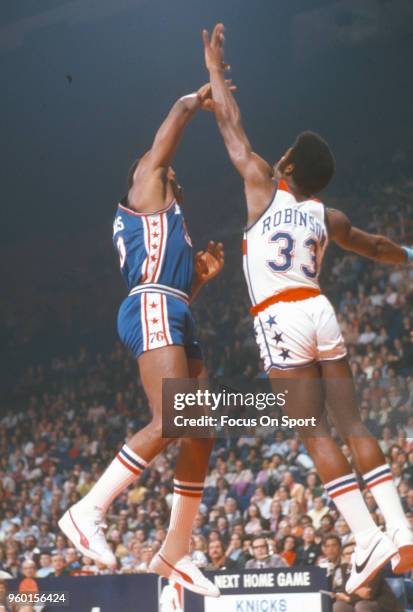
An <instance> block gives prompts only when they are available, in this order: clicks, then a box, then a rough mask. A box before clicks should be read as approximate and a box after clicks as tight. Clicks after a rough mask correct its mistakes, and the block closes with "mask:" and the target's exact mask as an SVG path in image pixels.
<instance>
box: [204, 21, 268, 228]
mask: <svg viewBox="0 0 413 612" xmlns="http://www.w3.org/2000/svg"><path fill="white" fill-rule="evenodd" d="M202 37H203V41H204V51H205V63H206V67H207V69H208V70H209V77H210V82H211V86H212V97H213V101H214V111H215V117H216V120H217V124H218V127H219V130H220V132H221V134H222V137H223V139H224V143H225V146H226V148H227V151H228V154H229V156H230V159H231V161H232V163H233V164H234V166H235V167H236V169H237V170H238V172H239V173H240V174H241V176H242V178H243V179H244V184H245V193H246V199H247V207H248V224H249V225H250V224H251V223H254V221H256V219H257V218H258V217H259V216H260V215H261V214H262V212H263V210H264V209H265V207H266V206H267V205H268V202H269V199H270V198H271V195H272V193H273V188H274V177H273V169H272V167H271V166H270V165H269V164H268V163H267V162H266V161H265V160H264V159H263V158H262V157H260V156H259V155H257V154H256V153H254V151H253V150H252V147H251V144H250V142H249V140H248V137H247V135H246V133H245V130H244V127H243V125H242V120H241V111H240V109H239V106H238V104H237V102H236V100H235V98H234V96H233V94H232V92H231V91H230V90H229V89H228V87H226V85H225V70H226V69H227V68H228V66H226V65H225V64H224V40H225V39H224V26H223V25H222V24H217V25H216V26H215V28H214V30H213V32H212V35H211V40H210V39H209V35H208V32H207V31H206V30H204V31H203V32H202Z"/></svg>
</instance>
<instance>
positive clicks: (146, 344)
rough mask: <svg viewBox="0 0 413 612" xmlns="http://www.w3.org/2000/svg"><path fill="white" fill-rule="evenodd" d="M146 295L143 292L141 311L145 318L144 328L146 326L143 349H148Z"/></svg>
mask: <svg viewBox="0 0 413 612" xmlns="http://www.w3.org/2000/svg"><path fill="white" fill-rule="evenodd" d="M147 296H148V294H147V293H144V294H143V313H144V314H143V316H144V318H145V328H146V338H145V341H144V346H143V348H144V350H147V349H149V325H148V310H147V308H148V306H147Z"/></svg>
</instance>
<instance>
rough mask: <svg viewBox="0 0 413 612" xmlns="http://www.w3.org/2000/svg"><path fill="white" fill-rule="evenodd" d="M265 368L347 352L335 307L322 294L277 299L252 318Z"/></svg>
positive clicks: (339, 356) (297, 364) (290, 365)
mask: <svg viewBox="0 0 413 612" xmlns="http://www.w3.org/2000/svg"><path fill="white" fill-rule="evenodd" d="M254 330H255V335H256V340H257V343H258V346H259V348H260V353H261V358H262V359H263V361H264V366H265V370H266V371H268V370H270V369H271V368H280V369H283V370H284V369H289V368H300V367H304V366H308V365H310V364H312V363H317V362H319V361H330V360H335V359H342V358H343V357H345V355H346V354H347V351H346V347H345V344H344V340H343V336H342V335H341V331H340V328H339V326H338V322H337V318H336V314H335V312H334V308H333V307H332V305H331V304H330V302H329V300H328V299H327V298H326V297H325V296H324V295H317V296H316V297H312V298H307V299H306V300H301V301H297V302H277V303H276V304H272V305H271V306H268V307H267V308H266V309H265V310H263V311H262V312H260V313H259V314H258V315H257V316H256V317H255V319H254Z"/></svg>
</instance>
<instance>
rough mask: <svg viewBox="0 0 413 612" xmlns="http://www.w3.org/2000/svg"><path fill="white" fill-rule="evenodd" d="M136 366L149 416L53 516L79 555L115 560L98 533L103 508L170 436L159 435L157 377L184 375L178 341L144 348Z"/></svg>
mask: <svg viewBox="0 0 413 612" xmlns="http://www.w3.org/2000/svg"><path fill="white" fill-rule="evenodd" d="M138 366H139V371H140V376H141V381H142V384H143V388H144V390H145V393H146V396H147V398H148V401H149V405H150V407H151V411H152V418H151V421H150V422H149V424H148V425H147V426H146V427H144V428H143V429H142V430H141V431H139V432H138V433H137V434H135V435H134V436H133V437H132V438H131V439H130V440H129V441H128V442H127V443H126V444H124V445H123V447H122V448H121V449H120V451H119V452H118V453H117V454H116V456H115V458H114V459H113V461H112V462H111V464H110V465H109V466H108V467H107V468H106V470H105V472H104V473H103V474H102V476H101V477H100V478H99V480H98V481H97V482H96V483H95V485H94V486H93V487H92V489H91V490H90V491H89V492H88V493H87V495H86V496H85V497H84V498H82V499H81V500H80V502H78V503H77V504H75V505H74V506H72V507H71V508H69V510H68V511H67V512H66V513H65V514H64V515H63V517H62V518H61V520H60V521H59V527H60V528H61V529H62V531H63V532H64V533H65V534H66V535H67V537H69V538H70V540H71V541H72V542H73V543H74V544H75V545H76V546H77V548H78V549H79V550H81V551H82V552H83V554H86V555H88V556H91V557H92V558H96V559H98V560H100V561H102V562H103V563H105V564H106V565H115V564H116V559H115V557H114V555H113V553H112V551H111V550H110V548H109V546H108V544H107V542H106V539H105V537H104V534H103V529H104V527H105V524H104V514H105V512H106V510H107V508H108V507H109V505H110V504H111V503H112V501H113V500H114V499H115V498H116V497H117V496H118V495H119V494H120V493H121V492H122V491H123V490H124V489H125V488H126V487H127V486H129V485H130V484H131V483H132V482H133V481H134V480H135V479H136V478H138V477H139V475H140V474H141V473H142V471H143V470H144V469H145V468H146V467H147V465H148V463H149V462H150V461H151V460H152V459H153V458H154V457H155V456H156V455H157V454H158V453H159V452H160V451H161V450H162V449H163V448H165V446H167V445H168V444H170V442H171V441H172V440H171V439H166V438H162V380H163V379H164V378H181V379H186V378H188V375H189V371H188V362H187V357H186V353H185V349H184V347H183V346H175V345H172V346H164V347H161V348H157V349H154V350H150V351H146V352H145V353H142V354H141V355H140V356H139V358H138Z"/></svg>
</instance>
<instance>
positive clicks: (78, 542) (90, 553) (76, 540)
mask: <svg viewBox="0 0 413 612" xmlns="http://www.w3.org/2000/svg"><path fill="white" fill-rule="evenodd" d="M57 524H58V525H59V528H60V529H61V530H62V531H63V533H64V534H65V536H66V537H67V538H69V540H70V541H71V542H72V544H73V546H75V548H77V550H79V551H80V552H81V553H82V554H83V555H85V556H86V557H90V558H91V559H93V560H94V561H99V562H100V563H103V564H105V565H108V567H116V564H115V563H111V564H108V563H107V562H106V561H105V560H104V559H102V556H101V555H99V553H97V552H96V551H94V550H92V549H91V548H88V546H87V545H86V542H87V538H86V536H85V535H84V534H83V533H82V532H81V530H80V528H79V527H78V526H77V525H76V523H75V521H74V520H73V518H72V516H71V512H70V509H69V510H67V512H65V513H64V515H63V516H62V518H61V519H60V521H59V522H58V523H57ZM82 538H85V541H84V542H83V544H82Z"/></svg>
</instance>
